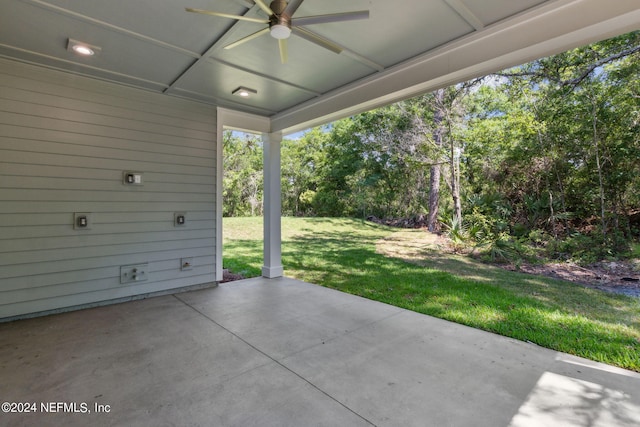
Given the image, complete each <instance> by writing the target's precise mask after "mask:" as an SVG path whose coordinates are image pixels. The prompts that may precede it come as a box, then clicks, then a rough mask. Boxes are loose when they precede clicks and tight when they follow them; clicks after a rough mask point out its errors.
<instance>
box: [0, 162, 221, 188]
mask: <svg viewBox="0 0 640 427" xmlns="http://www.w3.org/2000/svg"><path fill="white" fill-rule="evenodd" d="M34 166H35V165H32V164H24V163H3V162H1V161H0V175H11V176H32V177H58V178H76V179H96V180H113V179H119V180H121V179H122V172H123V170H122V169H120V168H118V169H92V168H85V167H64V166H48V165H37V168H35V167H34ZM185 169H186V168H185ZM1 179H2V178H0V180H1ZM144 179H145V182H163V183H167V184H205V185H213V184H215V177H212V176H207V175H186V174H177V173H175V174H169V173H159V172H145V174H144ZM1 183H2V182H1V181H0V184H1Z"/></svg>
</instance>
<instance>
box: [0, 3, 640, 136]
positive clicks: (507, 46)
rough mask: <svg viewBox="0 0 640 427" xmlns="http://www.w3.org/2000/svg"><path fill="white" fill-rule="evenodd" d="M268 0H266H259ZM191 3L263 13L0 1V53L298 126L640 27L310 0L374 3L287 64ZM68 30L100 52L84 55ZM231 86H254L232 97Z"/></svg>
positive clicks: (457, 6) (323, 7)
mask: <svg viewBox="0 0 640 427" xmlns="http://www.w3.org/2000/svg"><path fill="white" fill-rule="evenodd" d="M266 2H267V3H269V0H267V1H266ZM185 7H192V8H199V9H207V10H213V11H218V12H223V13H228V14H234V15H245V16H247V17H258V18H265V19H266V14H265V12H263V11H262V9H261V8H260V7H259V6H258V5H256V4H255V3H254V2H253V1H252V0H109V1H105V0H2V1H1V2H0V56H1V57H5V58H10V59H15V60H18V61H24V62H28V63H32V64H37V65H41V66H45V67H50V68H54V69H57V70H62V71H65V72H69V73H75V74H80V75H85V76H89V77H94V78H99V79H103V80H108V81H111V82H116V83H120V84H124V85H128V86H134V87H138V88H142V89H145V90H150V91H154V92H159V93H164V94H166V95H167V96H177V97H182V98H188V99H193V100H197V101H199V102H205V103H210V104H214V105H217V106H220V107H224V108H228V109H233V110H237V111H241V112H247V113H252V114H257V115H260V116H265V117H268V118H270V123H271V128H272V130H273V131H284V132H285V133H286V132H293V131H296V130H300V129H303V128H306V127H309V126H311V125H317V124H320V123H323V122H327V121H329V120H333V119H336V118H339V117H344V116H346V115H349V114H353V113H356V112H359V111H364V110H366V109H369V108H373V107H376V106H379V105H383V104H385V103H390V102H394V101H397V100H399V99H403V98H406V97H409V96H413V95H417V94H420V93H424V92H427V91H431V90H434V89H436V88H437V87H441V86H444V85H448V84H452V83H456V82H459V81H461V80H464V79H468V78H472V77H474V76H479V75H483V74H486V73H489V72H491V71H497V70H500V69H503V68H506V67H508V66H512V65H517V64H519V63H523V62H526V61H528V60H532V59H535V58H538V57H541V56H545V55H550V54H553V53H557V52H560V51H562V50H566V49H569V48H572V47H577V46H579V45H583V44H586V43H590V42H593V41H597V40H600V39H603V38H606V37H611V36H614V35H618V34H621V33H624V32H628V31H632V30H636V29H640V2H639V1H638V0H608V1H603V0H546V1H545V0H351V1H341V0H305V1H303V2H302V4H301V6H300V7H299V9H298V11H297V12H296V14H295V15H294V19H295V17H296V16H297V17H303V16H310V15H324V14H331V13H340V12H349V11H356V10H369V11H370V17H369V19H367V20H358V21H350V22H340V23H330V24H317V25H310V26H308V27H306V28H307V29H309V30H311V31H313V32H315V33H316V34H319V35H321V36H322V37H324V38H326V39H328V40H330V41H332V42H334V43H337V44H339V45H340V46H342V47H343V48H344V50H343V52H342V53H340V54H336V53H333V52H331V51H329V50H327V49H324V48H322V47H320V46H318V45H317V44H314V43H311V42H309V41H307V40H305V39H303V38H301V37H299V36H297V35H295V34H294V35H292V36H291V38H290V39H289V40H288V45H289V61H288V63H287V64H282V63H281V62H280V56H279V52H278V43H277V41H276V40H275V39H273V38H271V37H270V36H269V35H264V36H262V37H260V38H256V39H254V40H252V41H250V42H247V43H245V44H243V45H241V46H238V47H236V48H234V49H230V50H227V49H223V47H224V46H226V45H227V44H229V43H230V42H232V41H235V40H238V39H240V38H242V37H244V36H246V35H248V34H251V33H253V32H255V31H258V30H260V29H261V28H263V27H265V26H264V25H262V24H256V23H252V22H244V21H235V20H231V19H227V18H222V17H215V16H207V15H201V14H195V13H188V12H186V11H185ZM69 38H72V39H76V40H81V41H83V42H86V43H89V44H92V45H96V46H100V47H101V48H102V50H101V52H100V54H99V55H96V56H93V57H89V58H82V57H79V56H77V55H76V54H74V53H72V52H69V51H67V39H69ZM238 86H245V87H249V88H252V89H255V90H257V92H258V93H257V95H255V96H253V97H251V98H249V99H241V98H239V97H237V96H233V95H232V94H231V92H232V91H233V90H234V89H236V88H237V87H238Z"/></svg>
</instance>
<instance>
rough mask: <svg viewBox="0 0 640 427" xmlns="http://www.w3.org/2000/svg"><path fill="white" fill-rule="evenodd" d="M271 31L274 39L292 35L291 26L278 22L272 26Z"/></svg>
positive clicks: (286, 37)
mask: <svg viewBox="0 0 640 427" xmlns="http://www.w3.org/2000/svg"><path fill="white" fill-rule="evenodd" d="M270 32H271V37H273V38H274V39H278V40H282V39H288V38H289V36H290V35H291V28H289V27H287V26H286V25H282V24H276V25H272V26H271V29H270Z"/></svg>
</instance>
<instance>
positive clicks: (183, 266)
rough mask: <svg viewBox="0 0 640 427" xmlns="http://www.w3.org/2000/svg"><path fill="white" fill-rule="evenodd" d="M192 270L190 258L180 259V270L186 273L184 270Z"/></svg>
mask: <svg viewBox="0 0 640 427" xmlns="http://www.w3.org/2000/svg"><path fill="white" fill-rule="evenodd" d="M192 268H193V260H192V259H191V258H181V259H180V270H182V271H186V270H191V269H192Z"/></svg>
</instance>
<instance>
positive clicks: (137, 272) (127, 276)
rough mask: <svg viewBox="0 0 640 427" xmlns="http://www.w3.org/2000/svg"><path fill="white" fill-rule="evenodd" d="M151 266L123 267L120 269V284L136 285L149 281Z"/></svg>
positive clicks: (145, 264)
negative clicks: (148, 274) (148, 275)
mask: <svg viewBox="0 0 640 427" xmlns="http://www.w3.org/2000/svg"><path fill="white" fill-rule="evenodd" d="M148 269H149V264H147V263H144V264H136V265H123V266H122V267H120V283H122V284H125V283H136V282H144V281H145V280H147V273H148Z"/></svg>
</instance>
